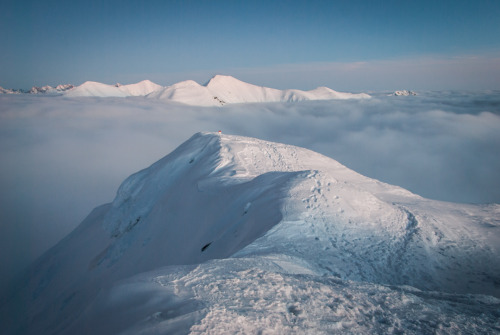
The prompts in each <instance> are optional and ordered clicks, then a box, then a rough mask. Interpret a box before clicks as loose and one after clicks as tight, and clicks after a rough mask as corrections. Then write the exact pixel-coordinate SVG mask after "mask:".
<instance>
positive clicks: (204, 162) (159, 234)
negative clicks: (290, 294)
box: [0, 133, 500, 334]
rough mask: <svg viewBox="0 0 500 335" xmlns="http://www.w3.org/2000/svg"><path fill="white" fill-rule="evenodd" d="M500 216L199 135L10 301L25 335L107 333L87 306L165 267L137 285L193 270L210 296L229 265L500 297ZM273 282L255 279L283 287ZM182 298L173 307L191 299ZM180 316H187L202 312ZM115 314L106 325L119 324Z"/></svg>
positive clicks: (124, 192)
mask: <svg viewBox="0 0 500 335" xmlns="http://www.w3.org/2000/svg"><path fill="white" fill-rule="evenodd" d="M499 213H500V206H498V205H495V206H474V205H458V204H451V203H441V202H437V201H432V200H427V199H424V198H422V197H420V196H418V195H415V194H412V193H411V192H409V191H406V190H404V189H402V188H400V187H397V186H392V185H388V184H385V183H382V182H379V181H377V180H374V179H370V178H367V177H364V176H362V175H360V174H358V173H356V172H354V171H352V170H350V169H348V168H347V167H345V166H343V165H342V164H340V163H338V162H337V161H335V160H333V159H331V158H328V157H326V156H323V155H321V154H318V153H315V152H313V151H310V150H307V149H304V148H299V147H295V146H292V145H286V144H280V143H274V142H268V141H263V140H258V139H253V138H248V137H242V136H235V135H226V134H218V133H197V134H195V135H193V136H192V137H191V138H190V139H188V140H187V141H186V142H184V143H183V144H181V145H180V146H179V147H178V148H177V149H175V150H174V151H172V152H171V153H170V154H168V155H167V156H165V157H164V158H162V159H160V160H159V161H157V162H156V163H154V164H152V165H151V166H149V167H148V168H146V169H143V170H141V171H139V172H137V173H135V174H133V175H131V176H130V177H128V178H127V179H125V181H124V182H123V183H122V184H121V186H120V187H119V189H118V191H117V194H116V197H115V199H114V200H113V202H112V203H109V204H105V205H102V206H100V207H97V208H96V209H94V210H93V211H92V212H91V213H90V214H89V216H88V217H87V218H86V219H85V220H84V221H83V222H82V223H81V224H80V226H78V228H76V229H75V231H73V232H72V233H71V234H70V235H68V237H66V238H65V239H64V240H63V241H61V242H60V243H58V244H57V245H56V246H54V247H53V248H52V249H50V250H49V251H48V252H46V253H45V254H44V255H43V256H42V257H41V258H39V260H38V261H37V262H36V263H35V264H34V265H33V266H32V267H31V270H30V272H29V273H28V274H27V275H26V277H25V278H24V284H25V285H26V286H24V287H23V283H22V282H20V284H19V285H20V286H21V287H20V288H19V290H17V291H16V293H15V294H17V295H18V297H21V300H22V301H24V302H25V303H26V306H27V315H28V318H29V319H30V320H31V321H30V322H31V323H26V321H25V320H23V321H22V325H24V327H27V328H26V329H25V330H26V331H27V332H31V333H39V334H43V333H44V329H45V330H47V329H50V333H65V332H68V331H70V332H71V333H84V332H85V331H86V328H84V327H85V324H86V325H94V326H95V327H97V326H101V325H100V324H97V323H95V322H96V320H100V319H99V318H100V316H99V315H94V314H92V313H90V314H88V311H89V306H94V307H96V308H97V307H98V306H114V305H113V301H115V300H113V299H114V298H113V292H115V291H114V290H115V288H116V289H119V290H121V289H120V288H121V287H122V286H121V285H122V283H127V282H128V280H129V278H131V277H132V276H135V275H137V274H138V273H145V272H147V271H159V270H157V269H159V268H162V267H165V266H169V267H170V268H169V269H170V270H168V271H166V272H161V271H160V272H159V273H163V274H158V272H155V273H156V274H155V275H153V277H149V276H151V275H147V276H148V277H144V278H146V279H141V281H142V280H145V282H147V283H153V282H154V283H164V284H161V285H160V286H161V287H170V286H169V285H173V284H171V282H170V281H169V279H168V278H171V277H172V276H174V277H175V276H177V275H173V274H172V273H170V272H169V271H174V270H172V269H174V268H172V266H181V265H182V266H189V265H193V267H192V268H191V267H189V269H194V268H199V269H200V271H205V270H202V269H208V270H207V271H209V272H207V273H204V274H203V275H202V276H198V277H195V278H197V279H190V281H191V282H192V281H193V280H198V281H200V280H202V279H203V278H207V279H206V280H207V282H206V283H205V282H203V283H204V284H203V285H208V286H210V285H211V283H212V282H214V281H217V280H218V278H221V277H212V275H211V274H210V271H212V270H214V269H213V268H212V267H211V266H217V264H232V265H231V267H230V268H231V269H232V268H234V266H235V264H236V263H238V262H239V260H241V262H243V263H246V262H248V264H254V265H253V266H257V268H249V269H247V270H238V271H240V272H241V271H247V272H246V276H247V277H248V278H254V277H252V276H253V275H252V274H253V273H255V271H257V272H256V273H257V274H259V273H261V272H259V271H264V270H262V269H264V268H262V269H261V270H258V269H259V266H264V265H265V264H267V265H265V269H268V270H265V271H271V270H269V269H271V268H272V269H275V268H277V267H278V268H280V269H281V270H279V271H281V272H283V273H284V275H285V274H286V275H287V276H288V275H292V274H294V273H299V274H302V275H307V276H309V277H308V278H329V279H328V280H330V281H331V282H332V283H338V282H342V281H356V282H359V283H371V284H370V285H374V284H376V285H411V286H413V287H416V289H420V290H426V291H443V292H450V293H453V292H458V293H462V294H478V293H479V294H490V295H493V296H496V297H499V296H500V289H499V288H498V286H497V283H496V282H495V280H496V279H495V278H500V265H499V264H500V262H498V260H499V259H500V255H499V252H500V251H499V250H497V249H496V247H495V246H497V245H498V243H499V242H500V234H499V233H498V227H500V222H499V220H498V219H495V218H497V217H498V214H499ZM218 260H220V261H218ZM203 264H205V265H203ZM259 264H260V265H259ZM178 269H179V271H180V272H179V273H184V272H183V271H185V270H182V269H186V268H185V267H183V268H178ZM211 269H212V270H211ZM162 271H163V270H162ZM214 271H215V270H214ZM217 271H222V270H220V269H219V268H217ZM252 271H253V272H252ZM273 271H275V270H273ZM174 272H175V271H174ZM169 273H170V274H169ZM216 273H219V274H218V276H222V274H221V272H216ZM273 273H274V272H272V273H268V272H264V273H261V275H263V276H270V277H269V278H276V276H277V275H276V274H273ZM230 274H231V272H228V273H227V274H224V276H226V275H230ZM284 275H283V276H284ZM169 276H170V277H169ZM311 276H312V277H311ZM175 278H177V277H175ZM229 278H231V277H229ZM255 278H258V276H257V277H255ZM294 278H295V277H294ZM325 280H326V279H325ZM325 283H327V282H325ZM233 284H235V282H234V280H233ZM141 285H143V284H141ZM148 285H152V284H148ZM186 285H187V283H186ZM329 285H331V284H329ZM345 285H350V284H345ZM125 287H126V286H125ZM147 287H150V286H140V287H139V289H138V290H137V291H135V290H132V291H129V290H128V289H124V291H120V292H122V293H121V294H122V295H123V294H125V295H123V297H124V298H123V299H124V301H128V300H127V299H132V300H130V303H131V304H132V303H133V304H134V305H135V304H137V303H136V302H135V303H134V302H133V301H134V298H133V297H134V295H137V296H138V297H148V296H149V295H148V294H149V293H147V292H150V291H149V288H147ZM172 287H174V286H172ZM176 287H177V288H175V290H176V291H175V292H178V293H176V294H175V297H176V298H174V299H181V298H182V299H187V300H186V301H192V300H190V299H193V298H192V297H191V295H190V294H187V293H186V294H185V293H183V292H184V291H183V288H182V287H179V286H176ZM204 287H206V286H204ZM144 289H145V291H143V290H144ZM416 289H415V290H416ZM124 292H128V293H124ZM141 292H144V294H145V295H141V294H143V293H141ZM169 292H170V291H169ZM146 293H147V294H146ZM108 294H109V296H108ZM162 294H165V293H162ZM218 294H220V293H218ZM120 296H121V295H120ZM141 299H142V298H141ZM148 299H149V298H148ZM169 299H172V298H169ZM141 301H142V300H141ZM182 301H184V300H182ZM205 303H208V302H205ZM145 304H147V299H146V302H145ZM200 304H201V303H200ZM47 306H54V309H52V308H47ZM181 306H182V305H181ZM181 306H177V307H176V309H173V310H172V311H174V313H178V312H179V309H180V310H182V307H181ZM186 306H191V307H189V308H188V311H190V312H191V311H192V312H194V311H197V310H199V309H200V308H202V307H200V306H201V305H197V304H195V305H190V304H187V305H186ZM99 308H104V307H99ZM99 308H98V309H97V310H99ZM110 308H111V307H110ZM113 308H118V310H120V308H122V307H120V304H118V305H116V307H113ZM113 308H112V309H110V310H109V311H108V312H109V313H111V314H109V315H115V313H116V311H117V310H116V309H113ZM155 308H156V307H155ZM192 308H193V309H194V310H192ZM289 308H290V307H289ZM54 311H56V312H54ZM292 311H293V309H292ZM13 312H14V313H15V310H14V311H10V306H9V305H4V306H2V307H0V315H5V314H9V313H13ZM82 313H83V315H84V317H83V319H82V318H81V319H79V315H81V314H82ZM148 313H153V312H148ZM165 313H167V312H166V311H165ZM291 313H292V312H291ZM297 313H298V312H297ZM97 314H99V313H97ZM139 314H140V313H139ZM292 314H293V313H292ZM106 315H108V314H106ZM140 315H142V314H140ZM182 315H183V314H182ZM207 315H208V314H207ZM141 317H142V316H141ZM147 317H148V318H151V317H153V314H148V315H147ZM92 320H94V321H92ZM148 320H150V319H148ZM151 320H153V319H151ZM165 320H167V321H168V320H170V317H165ZM214 320H215V319H214ZM181 321H182V320H181ZM102 322H103V324H104V323H105V322H106V321H102ZM117 322H118V321H117ZM151 322H152V321H151ZM165 322H166V321H165ZM172 322H173V321H172ZM125 324H126V325H127V327H128V326H130V325H129V324H128V323H126V322H125ZM147 325H148V326H150V325H151V323H149V321H148V323H147ZM116 327H123V325H120V324H116Z"/></svg>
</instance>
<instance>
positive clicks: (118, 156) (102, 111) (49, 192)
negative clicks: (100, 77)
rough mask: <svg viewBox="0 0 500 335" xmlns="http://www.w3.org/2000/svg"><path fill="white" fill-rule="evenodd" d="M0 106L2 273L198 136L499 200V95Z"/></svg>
mask: <svg viewBox="0 0 500 335" xmlns="http://www.w3.org/2000/svg"><path fill="white" fill-rule="evenodd" d="M359 66H361V67H362V66H364V65H363V64H360V65H359ZM0 99H1V100H0V104H1V105H2V110H1V112H0V139H1V140H0V155H1V157H2V160H1V161H0V211H1V212H2V218H1V219H0V248H1V250H0V264H1V266H2V269H5V271H4V272H5V273H11V274H12V273H15V272H17V271H19V270H20V269H21V268H22V267H23V266H25V265H27V264H28V262H30V261H32V260H33V259H34V258H35V257H36V256H38V255H40V254H41V252H43V251H44V250H46V249H47V248H48V247H50V246H51V245H53V244H54V243H55V242H57V240H59V239H60V238H62V237H63V236H64V235H66V234H67V233H69V232H70V231H71V230H72V229H73V228H74V227H75V226H76V225H78V223H79V222H81V220H82V219H83V218H84V217H85V216H86V215H87V214H88V213H89V212H90V211H91V209H92V208H94V207H96V206H98V205H100V204H103V203H107V202H110V201H112V200H113V198H114V194H115V192H116V190H117V188H118V186H119V184H120V183H121V182H122V181H123V180H124V179H125V178H126V177H127V176H128V175H130V174H132V173H134V172H136V171H138V170H140V169H142V168H145V167H147V166H148V165H149V164H151V163H153V162H155V161H156V160H158V159H159V158H161V157H163V156H164V155H166V154H168V153H169V152H171V151H172V150H173V149H175V147H177V146H178V145H179V144H180V143H182V142H183V141H184V140H186V139H188V138H189V137H190V136H191V135H192V134H193V133H195V132H198V131H217V130H219V129H220V130H222V131H223V132H226V133H231V134H238V135H245V136H252V137H257V138H262V139H265V140H271V141H277V142H282V143H288V144H293V145H298V146H302V147H306V148H309V149H312V150H315V151H318V152H320V153H322V154H325V155H327V156H329V157H332V158H333V159H336V160H338V161H339V162H341V163H342V164H344V165H346V166H347V167H349V168H351V169H353V170H355V171H357V172H359V173H361V174H364V175H367V176H369V177H373V178H376V179H379V180H381V181H384V182H388V183H391V184H395V185H399V186H402V187H404V188H407V189H409V190H411V191H413V192H415V193H417V194H420V195H422V196H424V197H428V198H433V199H438V200H446V201H454V202H472V203H490V202H495V203H500V178H499V177H498V171H499V170H500V155H498V148H499V147H500V92H498V91H489V92H486V93H478V92H476V93H474V94H470V93H460V92H450V91H447V92H419V95H418V96H416V97H394V96H386V95H385V94H378V95H374V96H373V98H372V99H369V100H359V101H355V100H352V101H326V102H325V101H309V102H301V103H293V104H290V103H288V104H287V103H284V104H281V103H271V104H248V105H232V106H231V105H228V106H224V107H223V108H204V107H193V106H181V105H175V104H165V103H164V102H160V101H157V100H149V99H144V98H107V99H98V98H75V99H67V98H63V97H36V96H35V97H33V96H29V95H26V96H4V97H0ZM9 279H10V278H9V276H6V277H5V278H3V279H2V282H0V288H1V286H3V285H4V284H5V283H6V281H7V280H9Z"/></svg>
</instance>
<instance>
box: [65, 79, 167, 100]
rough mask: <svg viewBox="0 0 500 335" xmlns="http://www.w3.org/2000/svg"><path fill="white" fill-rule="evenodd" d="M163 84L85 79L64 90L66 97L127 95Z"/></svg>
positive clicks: (153, 89) (141, 92)
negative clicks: (78, 84) (114, 82)
mask: <svg viewBox="0 0 500 335" xmlns="http://www.w3.org/2000/svg"><path fill="white" fill-rule="evenodd" d="M161 88H163V86H160V85H158V84H155V83H153V82H152V81H149V80H143V81H141V82H138V83H136V84H130V85H120V84H116V85H106V84H102V83H98V82H94V81H86V82H85V83H83V84H81V85H80V86H77V87H74V88H72V89H70V90H68V91H66V92H65V96H67V97H122V98H123V97H129V96H144V95H147V94H149V93H152V92H154V91H157V90H160V89H161Z"/></svg>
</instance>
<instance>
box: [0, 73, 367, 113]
mask: <svg viewBox="0 0 500 335" xmlns="http://www.w3.org/2000/svg"><path fill="white" fill-rule="evenodd" d="M0 93H6V94H16V93H32V94H37V93H52V94H59V95H64V96H66V97H130V96H144V97H146V98H149V99H159V100H166V101H173V102H178V103H183V104H187V105H194V106H222V105H225V104H235V103H255V102H294V101H303V100H335V99H368V98H370V96H369V95H368V94H365V93H359V94H354V93H344V92H337V91H334V90H332V89H330V88H328V87H318V88H316V89H314V90H310V91H301V90H296V89H287V90H278V89H274V88H269V87H262V86H256V85H253V84H249V83H246V82H243V81H241V80H238V79H236V78H234V77H231V76H223V75H216V76H215V77H213V78H212V79H211V80H210V81H209V82H208V83H207V84H206V85H200V84H198V83H197V82H195V81H193V80H186V81H182V82H179V83H176V84H173V85H171V86H166V87H164V86H161V85H158V84H155V83H153V82H151V81H149V80H143V81H141V82H139V83H136V84H130V85H120V84H116V85H107V84H102V83H98V82H93V81H87V82H85V83H83V84H82V85H80V86H76V87H73V86H72V85H59V86H57V87H56V88H53V87H51V86H43V87H41V88H40V87H33V88H32V89H31V90H30V91H28V92H24V91H20V90H10V89H3V88H1V87H0Z"/></svg>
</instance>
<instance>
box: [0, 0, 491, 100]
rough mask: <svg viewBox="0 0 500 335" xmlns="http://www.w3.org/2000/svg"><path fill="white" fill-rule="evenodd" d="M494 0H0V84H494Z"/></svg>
mask: <svg viewBox="0 0 500 335" xmlns="http://www.w3.org/2000/svg"><path fill="white" fill-rule="evenodd" d="M498 17H500V1H496V0H494V1H485V0H480V1H461V0H455V1H390V0H389V1H374V0H359V1H356V0H353V1H245V2H243V1H158V0H150V1H131V0H121V1H117V0H110V1H80V0H75V1H60V0H55V1H29V0H28V1H12V0H7V1H3V4H2V10H1V11H0V29H1V31H2V34H1V35H0V47H1V49H2V52H1V53H0V64H2V66H1V67H0V86H3V87H9V88H29V87H31V86H33V85H46V84H49V85H56V84H59V83H73V84H77V85H78V84H81V83H83V82H84V81H86V80H94V81H100V82H105V83H108V84H112V83H115V82H121V83H124V84H127V83H132V82H137V81H139V80H142V79H151V80H153V81H155V82H157V83H159V84H162V85H169V84H172V83H175V82H177V81H180V80H185V79H194V80H197V81H199V82H201V83H203V82H204V81H207V80H208V79H209V78H210V77H211V76H212V75H214V74H217V73H223V74H229V75H234V76H235V77H238V78H239V79H242V80H245V81H249V82H252V83H255V84H260V85H266V86H271V87H276V88H301V89H310V88H314V87H316V86H320V85H326V86H329V87H332V88H334V89H349V90H379V89H398V88H401V87H400V86H404V87H405V88H406V87H408V86H414V87H408V88H418V89H426V88H428V89H447V88H450V89H456V88H464V89H488V88H490V89H499V88H500V79H498V78H500V38H499V36H500V24H499V23H498Z"/></svg>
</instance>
